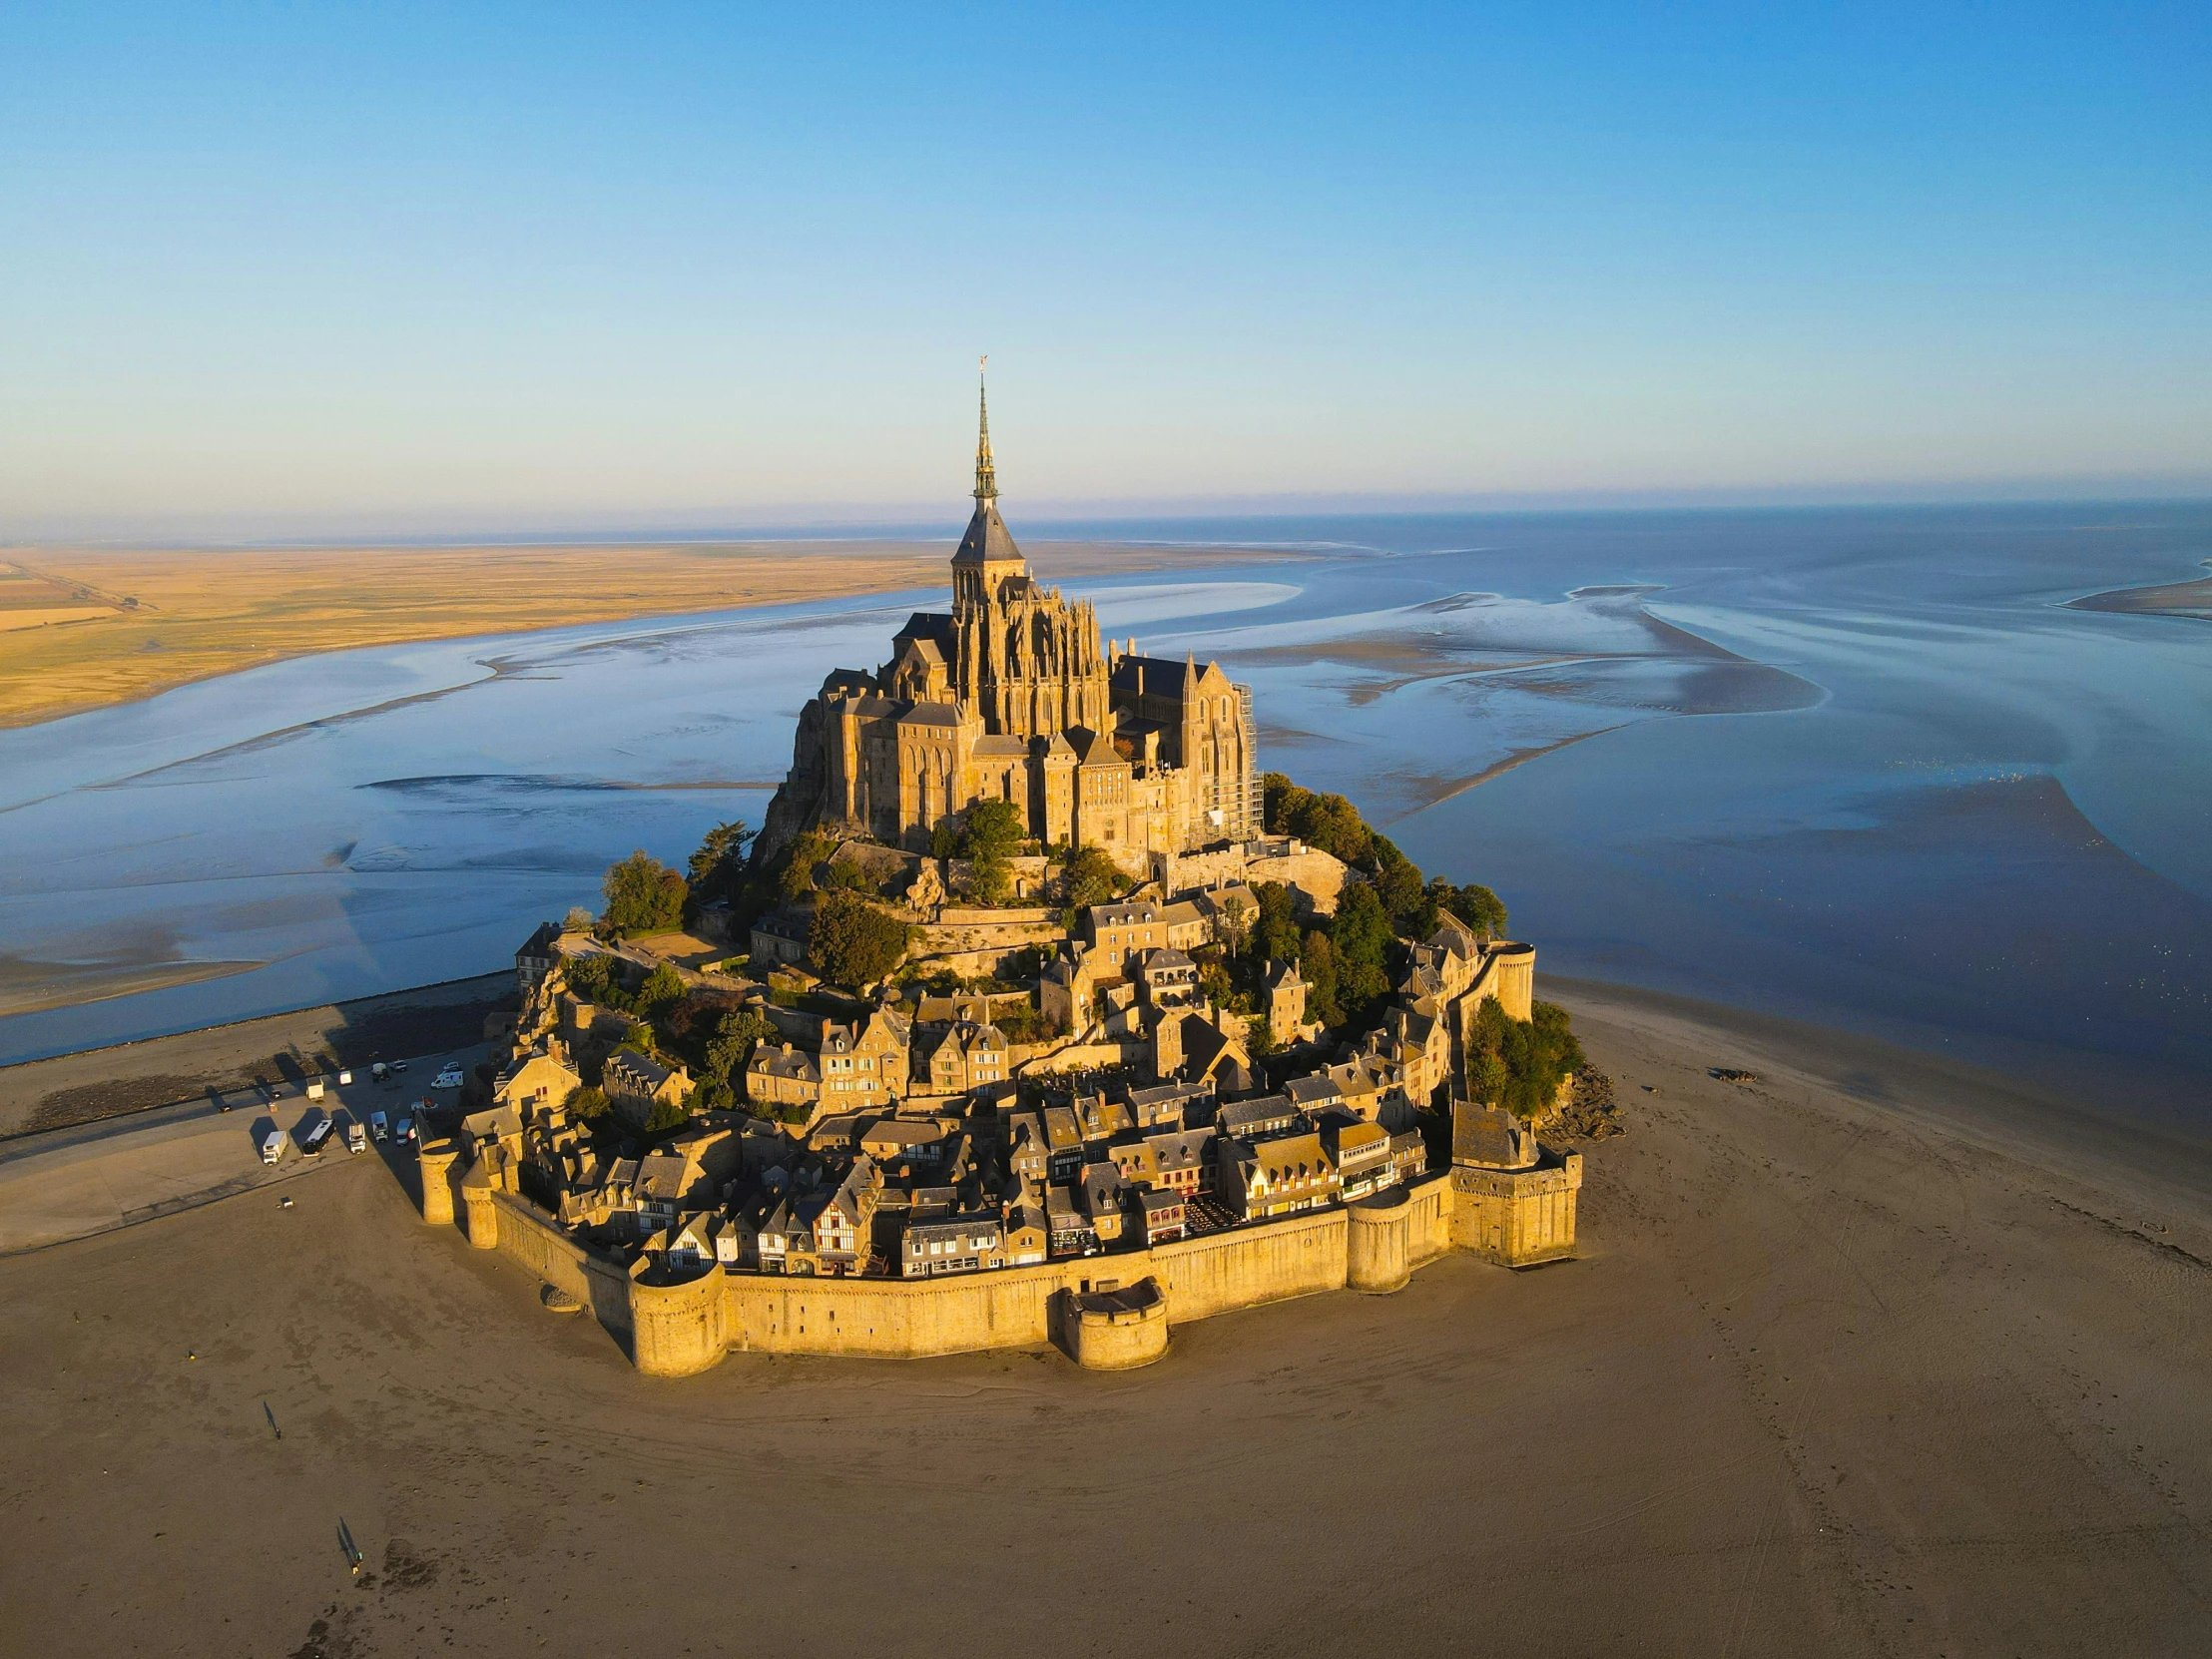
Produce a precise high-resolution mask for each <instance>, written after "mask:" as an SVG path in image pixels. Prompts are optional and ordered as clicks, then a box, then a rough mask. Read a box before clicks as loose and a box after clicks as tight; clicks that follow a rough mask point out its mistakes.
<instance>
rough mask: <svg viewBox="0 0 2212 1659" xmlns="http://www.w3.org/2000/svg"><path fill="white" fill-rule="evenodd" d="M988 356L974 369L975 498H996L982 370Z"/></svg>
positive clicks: (987, 364)
mask: <svg viewBox="0 0 2212 1659" xmlns="http://www.w3.org/2000/svg"><path fill="white" fill-rule="evenodd" d="M989 363H990V358H988V357H984V358H982V359H980V360H979V361H978V362H977V364H976V369H975V405H976V411H977V414H978V417H979V419H978V430H977V433H976V438H975V499H976V500H978V501H996V500H997V499H998V470H997V469H996V468H995V467H993V466H992V465H991V399H990V392H989V390H988V389H987V388H986V387H985V386H984V384H983V370H984V368H986V367H987V366H989Z"/></svg>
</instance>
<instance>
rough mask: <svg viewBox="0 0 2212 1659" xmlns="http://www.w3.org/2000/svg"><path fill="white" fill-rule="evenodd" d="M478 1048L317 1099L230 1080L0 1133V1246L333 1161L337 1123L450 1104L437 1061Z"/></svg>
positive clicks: (450, 1056) (74, 1233) (360, 1074)
mask: <svg viewBox="0 0 2212 1659" xmlns="http://www.w3.org/2000/svg"><path fill="white" fill-rule="evenodd" d="M489 1052H490V1050H489V1047H488V1045H485V1044H481V1043H478V1044H473V1045H471V1046H470V1047H467V1048H463V1049H455V1050H451V1051H448V1052H446V1053H443V1054H429V1055H421V1056H415V1057H411V1058H409V1059H407V1060H406V1061H404V1062H401V1067H400V1069H396V1070H393V1071H392V1072H390V1073H389V1074H388V1075H387V1076H386V1077H385V1078H383V1079H382V1080H378V1079H376V1078H375V1077H374V1076H372V1075H371V1074H370V1072H369V1071H368V1070H366V1069H362V1070H358V1071H355V1072H354V1073H353V1074H352V1081H351V1082H349V1083H339V1082H337V1081H336V1079H335V1077H331V1078H326V1079H323V1080H322V1088H321V1094H320V1098H319V1099H317V1098H312V1097H310V1095H309V1092H308V1091H309V1088H310V1086H311V1083H283V1084H277V1085H274V1086H259V1087H253V1088H244V1089H233V1090H229V1091H227V1092H223V1093H211V1094H210V1095H209V1096H208V1097H207V1098H206V1099H203V1100H197V1101H192V1102H188V1103H185V1104H182V1105H177V1106H165V1107H161V1108H158V1109H157V1110H154V1111H151V1112H142V1113H138V1114H135V1115H133V1116H131V1117H125V1118H109V1119H105V1120H102V1121H101V1122H98V1123H90V1124H85V1125H82V1126H80V1127H76V1128H71V1129H57V1130H54V1131H52V1132H50V1133H47V1134H43V1135H26V1136H22V1137H19V1138H16V1139H13V1140H10V1141H7V1142H4V1143H0V1254H13V1253H15V1252H18V1251H24V1250H36V1249H39V1248H41V1247H43V1246H46V1245H52V1244H59V1243H61V1242H63V1241H64V1240H68V1239H77V1238H84V1237H86V1236H88V1235H90V1234H93V1233H103V1232H107V1231H109V1230H111V1229H113V1228H117V1227H127V1226H130V1225H131V1224H133V1223H135V1222H140V1221H146V1220H151V1219H152V1218H154V1217H156V1216H161V1215H167V1214H171V1213H173V1212H175V1211H178V1210H184V1209H190V1208H192V1207H194V1206H196V1205H200V1204H207V1203H212V1202H214V1201H216V1200H218V1199H223V1198H230V1197H233V1196H235V1195H237V1194H241V1193H248V1192H252V1191H253V1190H255V1189H257V1188H264V1187H274V1186H276V1185H277V1184H278V1183H286V1182H293V1181H297V1180H300V1179H302V1178H304V1177H306V1176H308V1175H311V1174H313V1173H314V1172H315V1171H316V1170H317V1169H319V1168H323V1167H325V1166H328V1165H330V1164H332V1163H333V1162H335V1163H343V1162H345V1161H346V1160H347V1158H348V1156H349V1155H348V1153H347V1152H346V1150H345V1146H346V1125H347V1124H348V1123H351V1122H355V1121H358V1122H359V1123H360V1124H361V1125H362V1126H363V1128H364V1131H365V1130H366V1128H367V1127H368V1126H369V1125H370V1123H371V1122H372V1121H373V1118H374V1116H375V1114H376V1113H379V1112H381V1113H383V1114H384V1116H385V1119H386V1122H387V1124H389V1125H391V1126H392V1127H393V1128H394V1130H396V1125H397V1122H398V1120H399V1119H400V1118H401V1117H402V1116H409V1115H418V1114H419V1111H420V1108H421V1105H422V1103H423V1102H424V1101H425V1100H428V1101H431V1102H432V1103H433V1104H435V1105H438V1106H450V1105H451V1104H453V1102H454V1101H455V1100H456V1099H457V1098H458V1095H459V1092H460V1091H459V1089H458V1088H456V1087H449V1088H443V1089H440V1088H436V1087H435V1086H434V1085H435V1083H436V1080H437V1077H438V1073H439V1071H440V1069H441V1068H442V1067H444V1066H446V1065H448V1064H451V1065H455V1066H458V1067H459V1068H460V1072H461V1075H462V1076H463V1077H466V1076H467V1075H468V1073H469V1071H470V1070H471V1069H472V1068H473V1067H475V1066H476V1065H477V1064H478V1063H479V1062H481V1061H483V1060H484V1059H486V1058H487V1056H488V1055H489ZM325 1119H328V1120H330V1121H332V1123H333V1124H334V1128H333V1131H332V1133H331V1136H330V1138H329V1140H328V1141H327V1142H325V1144H324V1148H323V1150H322V1152H321V1153H320V1155H319V1156H314V1157H309V1156H306V1155H304V1154H302V1153H301V1152H300V1150H299V1147H300V1143H301V1141H302V1140H303V1139H304V1138H305V1137H306V1136H307V1135H308V1134H309V1133H311V1132H312V1130H313V1129H314V1127H315V1125H316V1124H318V1123H320V1122H322V1121H324V1120H325ZM279 1129H280V1130H282V1131H283V1132H284V1136H285V1140H284V1144H283V1147H282V1150H281V1153H280V1155H279V1156H278V1158H277V1162H276V1163H275V1164H274V1165H272V1164H267V1163H265V1162H264V1161H263V1147H264V1143H265V1142H266V1141H267V1139H268V1137H269V1135H270V1134H271V1132H272V1131H274V1130H279ZM371 1150H372V1151H373V1152H375V1153H376V1154H378V1155H381V1156H382V1157H384V1158H385V1159H386V1160H387V1161H392V1160H395V1159H399V1158H404V1157H407V1156H411V1152H412V1149H411V1148H409V1147H406V1146H403V1145H402V1144H400V1143H399V1142H398V1141H397V1140H396V1139H393V1140H389V1141H386V1142H384V1143H382V1144H376V1143H371ZM280 1196H290V1195H289V1194H284V1195H280Z"/></svg>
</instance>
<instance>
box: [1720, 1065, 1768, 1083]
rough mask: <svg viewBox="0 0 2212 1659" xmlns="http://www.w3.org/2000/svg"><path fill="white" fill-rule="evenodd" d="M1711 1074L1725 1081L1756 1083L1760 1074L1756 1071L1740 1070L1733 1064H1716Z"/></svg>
mask: <svg viewBox="0 0 2212 1659" xmlns="http://www.w3.org/2000/svg"><path fill="white" fill-rule="evenodd" d="M1711 1075H1712V1076H1715V1077H1718V1078H1719V1079H1720V1080H1721V1081H1722V1082H1723V1083H1756V1082H1758V1081H1759V1074H1758V1073H1757V1072H1756V1071H1738V1070H1736V1069H1735V1068H1734V1067H1731V1066H1715V1067H1713V1069H1712V1072H1711Z"/></svg>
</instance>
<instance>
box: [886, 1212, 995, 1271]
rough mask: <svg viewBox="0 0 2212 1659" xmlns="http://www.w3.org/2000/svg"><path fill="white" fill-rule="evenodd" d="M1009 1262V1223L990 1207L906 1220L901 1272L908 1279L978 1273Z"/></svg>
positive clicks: (900, 1264)
mask: <svg viewBox="0 0 2212 1659" xmlns="http://www.w3.org/2000/svg"><path fill="white" fill-rule="evenodd" d="M1006 1264H1007V1252H1006V1234H1005V1225H1004V1223H1003V1222H1001V1221H1000V1219H999V1218H998V1217H997V1216H995V1215H992V1214H990V1213H989V1212H988V1211H974V1212H970V1213H968V1214H965V1215H956V1216H952V1217H950V1218H948V1219H946V1220H944V1221H925V1222H908V1223H907V1224H906V1237H905V1241H904V1244H903V1248H902V1252H901V1256H900V1263H899V1272H900V1274H901V1275H902V1276H903V1277H905V1278H907V1279H926V1278H929V1277H931V1276H933V1275H936V1274H940V1273H976V1272H980V1271H982V1270H984V1269H987V1268H1002V1267H1004V1266H1006Z"/></svg>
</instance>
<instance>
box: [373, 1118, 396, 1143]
mask: <svg viewBox="0 0 2212 1659" xmlns="http://www.w3.org/2000/svg"><path fill="white" fill-rule="evenodd" d="M368 1132H369V1133H370V1134H371V1135H374V1136H375V1137H376V1138H377V1139H378V1140H380V1141H388V1140H390V1139H391V1125H390V1124H389V1123H387V1122H386V1121H385V1119H384V1114H383V1113H381V1112H371V1113H369V1114H368Z"/></svg>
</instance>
